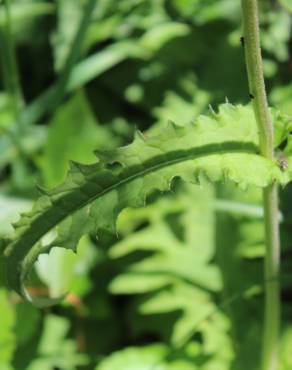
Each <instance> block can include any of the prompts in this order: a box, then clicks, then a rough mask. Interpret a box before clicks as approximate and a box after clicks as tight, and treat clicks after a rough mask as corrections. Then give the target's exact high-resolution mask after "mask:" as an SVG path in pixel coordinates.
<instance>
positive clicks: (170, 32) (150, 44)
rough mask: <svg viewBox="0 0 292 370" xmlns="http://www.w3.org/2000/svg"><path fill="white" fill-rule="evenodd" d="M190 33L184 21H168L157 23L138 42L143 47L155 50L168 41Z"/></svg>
mask: <svg viewBox="0 0 292 370" xmlns="http://www.w3.org/2000/svg"><path fill="white" fill-rule="evenodd" d="M189 33H190V27H189V26H188V25H186V24H184V23H177V22H169V23H163V24H161V25H158V26H156V27H154V28H152V29H150V30H149V31H148V32H145V33H144V34H143V36H142V37H141V39H140V42H139V43H140V44H141V46H142V47H144V48H145V49H148V50H150V51H151V52H155V51H157V50H159V49H161V47H162V46H163V45H164V44H166V43H167V42H168V41H170V40H172V39H174V38H177V37H182V36H186V35H188V34H189Z"/></svg>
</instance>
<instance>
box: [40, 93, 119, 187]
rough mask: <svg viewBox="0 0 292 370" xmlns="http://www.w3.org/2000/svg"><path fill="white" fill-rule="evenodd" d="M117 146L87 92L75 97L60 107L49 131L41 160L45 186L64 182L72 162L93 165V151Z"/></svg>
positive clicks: (94, 158) (94, 159)
mask: <svg viewBox="0 0 292 370" xmlns="http://www.w3.org/2000/svg"><path fill="white" fill-rule="evenodd" d="M105 143H106V144H107V146H108V147H110V146H112V145H113V144H115V140H114V138H113V137H112V136H111V133H110V132H109V131H107V130H105V129H104V127H102V126H100V125H98V123H97V122H96V120H95V117H94V114H93V112H92V110H91V107H90V105H89V103H88V101H87V99H86V96H85V94H84V93H82V92H79V93H77V94H76V95H74V96H73V97H72V98H71V99H70V100H69V101H68V102H67V103H66V104H65V105H63V106H62V107H60V108H59V109H58V110H57V112H56V114H55V116H54V117H53V119H52V121H51V122H50V125H49V128H48V139H47V143H46V145H45V150H44V157H43V159H42V161H41V167H42V168H43V175H44V180H45V185H46V186H48V187H52V186H56V185H57V184H59V183H60V182H62V181H64V179H65V177H66V173H67V171H68V168H69V160H74V161H80V162H82V163H87V164H89V163H94V162H95V161H96V157H95V155H94V153H93V151H94V149H96V148H100V147H103V146H104V145H105Z"/></svg>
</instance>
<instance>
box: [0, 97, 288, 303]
mask: <svg viewBox="0 0 292 370" xmlns="http://www.w3.org/2000/svg"><path fill="white" fill-rule="evenodd" d="M274 116H275V117H277V119H276V121H275V122H276V141H277V143H276V144H279V143H280V142H281V141H282V140H283V139H285V137H286V136H287V132H288V131H289V129H290V128H288V126H289V124H288V123H287V122H286V121H285V120H284V119H283V117H279V116H278V114H275V115H274ZM257 147H258V134H257V129H256V123H255V121H254V118H253V112H252V109H251V108H250V107H243V106H232V105H231V104H224V105H221V106H220V108H219V112H218V113H214V112H211V113H210V115H209V116H200V117H198V119H197V120H196V122H195V123H193V124H189V125H187V126H183V127H181V126H177V125H175V124H172V123H170V124H169V125H168V126H167V127H166V128H165V129H164V131H163V132H162V133H161V134H160V135H158V136H155V137H150V138H145V137H144V136H143V134H141V133H137V135H136V138H135V140H134V142H133V143H132V144H130V145H128V146H125V147H122V148H118V149H115V150H110V151H102V152H98V153H97V157H98V162H97V163H96V164H93V165H82V164H79V163H73V162H72V163H71V166H70V171H69V173H68V176H67V179H66V181H65V183H64V184H63V185H61V186H59V187H57V188H55V189H53V190H51V191H45V190H42V189H40V190H41V192H42V196H41V197H40V198H39V199H38V201H37V202H36V204H35V206H34V208H33V210H32V211H31V212H29V213H25V214H23V215H22V216H21V218H20V220H19V221H18V222H17V223H16V224H15V225H14V227H15V236H14V239H13V240H9V241H8V242H7V241H6V247H5V250H4V255H5V257H6V270H7V271H6V272H7V280H8V283H9V285H10V287H11V288H13V289H14V290H15V291H17V292H18V293H19V294H21V295H22V296H23V297H24V298H26V299H28V300H30V301H32V302H33V303H34V304H36V305H39V306H43V305H48V304H52V303H55V302H56V300H50V299H36V298H32V297H30V295H29V294H28V292H27V290H26V289H25V286H24V282H25V280H26V278H27V276H28V274H29V272H30V270H31V268H32V266H33V264H34V262H35V261H36V259H37V257H38V256H39V254H40V253H44V252H48V251H49V250H50V249H51V248H52V247H54V246H58V247H64V248H69V249H72V250H75V248H76V245H77V243H78V240H79V239H80V237H81V236H82V235H83V234H84V233H88V232H94V233H96V234H97V235H98V234H99V232H101V231H102V230H109V231H111V232H114V231H115V223H116V218H117V216H118V214H119V213H120V212H121V210H122V209H123V208H126V207H140V206H143V205H144V203H145V200H146V197H147V195H148V194H149V193H150V192H152V191H153V190H155V189H158V190H160V191H166V190H169V188H170V186H171V182H172V179H173V178H174V177H181V178H182V179H183V180H186V181H191V182H195V183H200V182H201V180H202V179H208V180H210V181H212V182H214V181H224V180H231V181H234V182H235V183H238V184H239V185H240V186H241V187H246V186H249V185H256V186H260V187H264V186H267V185H268V184H269V183H271V182H272V181H275V180H276V181H278V182H279V183H282V184H285V183H287V182H288V181H289V178H290V171H289V169H288V170H287V171H282V170H281V168H280V167H279V166H278V164H277V163H276V162H272V161H268V160H266V159H264V158H263V157H261V156H260V155H258V154H257ZM48 240H51V241H50V242H48Z"/></svg>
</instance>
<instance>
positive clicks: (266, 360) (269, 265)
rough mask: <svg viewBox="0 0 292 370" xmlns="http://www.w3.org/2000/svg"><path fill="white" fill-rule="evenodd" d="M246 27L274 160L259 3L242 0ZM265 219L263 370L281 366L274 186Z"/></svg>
mask: <svg viewBox="0 0 292 370" xmlns="http://www.w3.org/2000/svg"><path fill="white" fill-rule="evenodd" d="M241 4H242V12H243V26H244V41H245V42H244V45H245V56H246V65H247V73H248V82H249V88H250V93H251V94H252V96H253V108H254V113H255V117H256V121H257V125H258V130H259V141H260V152H261V155H263V156H264V157H265V158H267V159H269V160H273V159H274V149H273V124H272V118H271V114H270V112H269V108H268V102H267V96H266V89H265V82H264V75H263V62H262V57H261V48H260V31H259V17H258V4H257V0H241ZM263 199H264V219H265V243H266V256H265V279H264V280H265V282H266V284H265V315H264V333H263V349H262V370H276V369H277V367H278V346H279V327H280V288H279V282H278V277H279V269H280V239H279V220H278V212H279V211H278V191H277V185H276V184H275V183H273V184H271V185H269V186H267V187H266V188H265V189H264V191H263Z"/></svg>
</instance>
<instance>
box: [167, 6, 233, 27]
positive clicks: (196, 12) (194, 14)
mask: <svg viewBox="0 0 292 370" xmlns="http://www.w3.org/2000/svg"><path fill="white" fill-rule="evenodd" d="M172 4H173V6H174V7H175V9H177V11H179V12H180V14H182V15H183V16H184V17H189V18H191V19H193V20H194V22H195V23H198V24H204V23H207V22H210V21H212V20H215V19H218V18H219V19H220V18H223V19H224V18H226V19H231V20H238V19H239V17H240V3H239V2H236V1H233V0H220V1H219V0H210V1H208V4H206V3H205V1H204V0H172Z"/></svg>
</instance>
